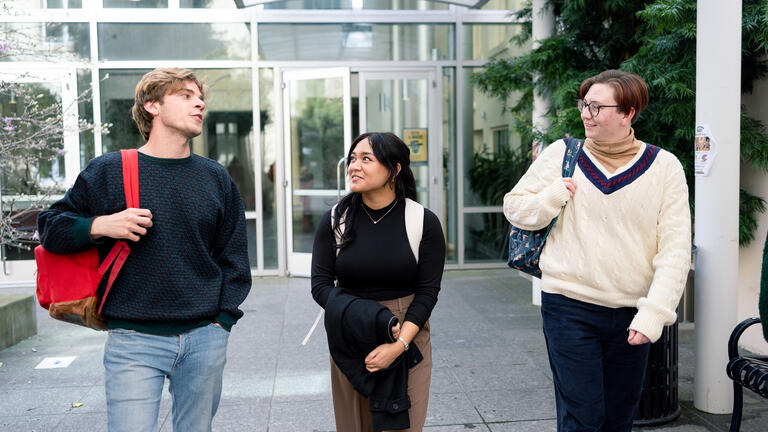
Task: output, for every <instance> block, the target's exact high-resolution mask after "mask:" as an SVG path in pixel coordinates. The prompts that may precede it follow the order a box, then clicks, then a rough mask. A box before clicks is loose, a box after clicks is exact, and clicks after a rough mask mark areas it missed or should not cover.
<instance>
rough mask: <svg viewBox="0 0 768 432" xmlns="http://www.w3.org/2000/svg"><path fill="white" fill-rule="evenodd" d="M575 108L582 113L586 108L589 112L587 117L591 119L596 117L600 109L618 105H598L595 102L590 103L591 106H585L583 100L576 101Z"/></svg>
mask: <svg viewBox="0 0 768 432" xmlns="http://www.w3.org/2000/svg"><path fill="white" fill-rule="evenodd" d="M576 106H577V107H579V112H583V111H584V108H587V109H588V110H589V115H590V116H591V117H597V116H598V115H599V114H600V108H616V107H618V105H599V104H598V103H597V102H592V103H591V104H587V103H586V102H584V99H579V100H577V101H576Z"/></svg>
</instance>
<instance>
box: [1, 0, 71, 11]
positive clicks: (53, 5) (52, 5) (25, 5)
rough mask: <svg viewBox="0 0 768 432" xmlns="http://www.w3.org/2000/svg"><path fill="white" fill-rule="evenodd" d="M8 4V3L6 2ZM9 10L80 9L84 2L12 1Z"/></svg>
mask: <svg viewBox="0 0 768 432" xmlns="http://www.w3.org/2000/svg"><path fill="white" fill-rule="evenodd" d="M4 3H5V4H7V2H4ZM7 7H8V9H9V10H10V11H11V13H13V12H14V11H17V10H22V11H23V10H30V9H45V8H47V9H80V8H82V7H83V0H12V1H11V4H10V5H7Z"/></svg>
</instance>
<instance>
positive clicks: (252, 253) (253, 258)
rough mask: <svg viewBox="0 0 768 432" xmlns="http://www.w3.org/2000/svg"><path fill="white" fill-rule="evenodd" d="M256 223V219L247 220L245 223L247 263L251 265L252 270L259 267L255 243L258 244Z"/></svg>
mask: <svg viewBox="0 0 768 432" xmlns="http://www.w3.org/2000/svg"><path fill="white" fill-rule="evenodd" d="M256 223H257V220H256V219H248V220H246V221H245V229H246V236H247V237H248V262H249V263H250V264H251V268H252V269H254V268H256V267H258V266H259V261H258V256H259V255H258V249H257V247H256V243H257V242H258V237H256Z"/></svg>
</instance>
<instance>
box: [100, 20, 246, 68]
mask: <svg viewBox="0 0 768 432" xmlns="http://www.w3.org/2000/svg"><path fill="white" fill-rule="evenodd" d="M250 33H251V31H250V25H249V24H248V23H204V24H187V23H185V24H165V23H161V24H157V23H130V24H126V23H101V24H99V42H100V43H99V59H101V60H248V59H250V58H251V35H250ZM157 41H163V43H157Z"/></svg>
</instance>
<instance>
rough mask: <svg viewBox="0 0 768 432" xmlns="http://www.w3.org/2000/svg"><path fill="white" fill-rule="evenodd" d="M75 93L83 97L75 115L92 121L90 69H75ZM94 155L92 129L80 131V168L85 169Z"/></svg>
mask: <svg viewBox="0 0 768 432" xmlns="http://www.w3.org/2000/svg"><path fill="white" fill-rule="evenodd" d="M77 94H78V95H84V96H85V97H84V98H83V99H81V100H79V101H78V103H77V116H78V117H79V118H80V119H81V120H86V121H87V122H88V123H93V100H91V98H90V96H91V95H92V87H91V71H90V69H78V70H77ZM94 156H95V142H94V137H93V130H88V131H83V132H80V169H81V170H83V169H85V166H86V165H88V162H89V161H90V160H91V159H93V158H94Z"/></svg>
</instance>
